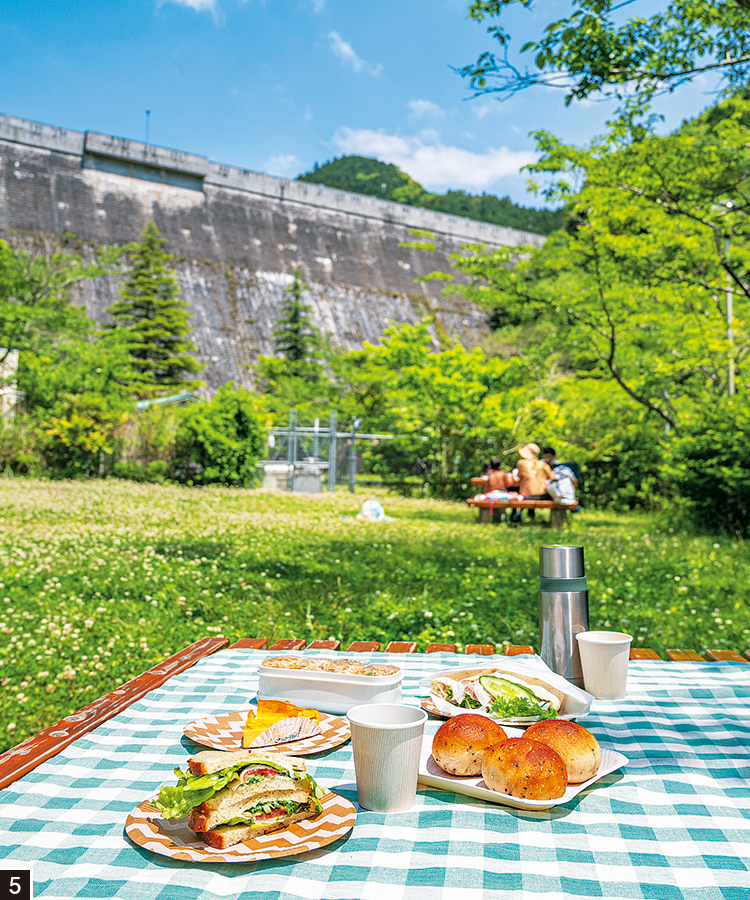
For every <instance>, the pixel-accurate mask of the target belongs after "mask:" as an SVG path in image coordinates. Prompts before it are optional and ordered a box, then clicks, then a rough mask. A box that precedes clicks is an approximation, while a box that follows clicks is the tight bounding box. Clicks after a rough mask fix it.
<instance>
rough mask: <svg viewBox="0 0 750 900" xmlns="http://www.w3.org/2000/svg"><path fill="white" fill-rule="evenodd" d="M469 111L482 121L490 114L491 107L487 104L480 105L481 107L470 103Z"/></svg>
mask: <svg viewBox="0 0 750 900" xmlns="http://www.w3.org/2000/svg"><path fill="white" fill-rule="evenodd" d="M471 111H472V112H473V113H474V115H475V116H476V117H477V118H478V119H483V118H484V117H485V116H486V115H487V114H488V113H491V112H492V107H491V106H490V105H489V103H482V104H481V105H477V104H475V103H472V105H471Z"/></svg>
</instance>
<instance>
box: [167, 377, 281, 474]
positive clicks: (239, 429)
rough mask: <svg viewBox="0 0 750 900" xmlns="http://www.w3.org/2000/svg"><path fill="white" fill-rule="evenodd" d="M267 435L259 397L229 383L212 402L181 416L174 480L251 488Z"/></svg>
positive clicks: (173, 469)
mask: <svg viewBox="0 0 750 900" xmlns="http://www.w3.org/2000/svg"><path fill="white" fill-rule="evenodd" d="M265 437H266V428H265V426H264V424H263V423H262V421H261V414H260V411H259V409H258V404H257V400H256V398H255V397H254V396H253V395H252V394H251V393H250V392H249V391H247V390H245V389H244V388H236V387H234V386H233V385H231V384H225V385H224V386H223V387H221V388H219V390H218V391H217V392H216V396H215V397H214V398H213V400H211V401H210V402H208V403H200V404H195V405H193V406H190V407H188V408H186V409H185V410H184V411H183V412H182V415H181V417H180V423H179V427H178V429H177V436H176V441H175V454H174V457H173V459H172V462H171V469H172V476H173V477H174V479H175V480H176V481H179V482H181V483H183V484H225V485H234V486H238V487H245V486H248V485H252V484H253V483H254V481H255V478H256V474H257V473H256V465H257V462H258V459H259V458H260V455H261V453H262V452H263V448H264V443H265Z"/></svg>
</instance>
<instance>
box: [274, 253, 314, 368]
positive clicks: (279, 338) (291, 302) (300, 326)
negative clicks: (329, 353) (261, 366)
mask: <svg viewBox="0 0 750 900" xmlns="http://www.w3.org/2000/svg"><path fill="white" fill-rule="evenodd" d="M306 290H307V285H306V284H305V283H304V282H303V281H302V272H301V271H300V270H299V269H295V270H294V281H293V282H292V283H291V284H290V285H289V287H288V288H287V289H286V291H285V292H284V293H285V294H286V295H287V296H286V298H285V299H284V302H283V303H282V305H281V311H280V316H279V318H278V321H277V322H276V328H275V329H274V330H273V333H272V335H271V338H272V340H273V349H274V352H276V353H279V354H281V356H283V357H284V358H285V359H286V361H287V365H286V372H285V374H286V375H292V376H307V377H309V378H317V377H318V376H319V375H320V371H321V366H320V363H319V362H318V360H317V359H316V356H317V355H319V353H320V351H321V349H322V346H323V338H322V336H321V333H320V331H319V330H318V329H317V328H316V327H315V325H313V321H312V311H311V309H310V307H309V306H308V305H307V303H305V301H304V300H303V299H302V292H303V291H306Z"/></svg>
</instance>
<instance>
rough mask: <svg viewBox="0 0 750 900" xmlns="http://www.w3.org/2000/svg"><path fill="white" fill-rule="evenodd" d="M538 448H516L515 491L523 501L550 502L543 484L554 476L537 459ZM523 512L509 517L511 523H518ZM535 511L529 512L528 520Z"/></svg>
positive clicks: (528, 446)
mask: <svg viewBox="0 0 750 900" xmlns="http://www.w3.org/2000/svg"><path fill="white" fill-rule="evenodd" d="M539 453H540V450H539V447H538V445H537V444H522V445H521V446H520V447H519V448H518V455H519V457H520V459H519V460H518V462H517V463H516V469H517V470H518V481H517V490H518V493H519V494H522V495H523V497H524V499H525V500H551V499H552V497H550V495H549V494H548V493H547V488H546V486H545V483H546V482H547V481H550V480H551V479H552V478H553V477H554V475H553V472H552V469H550V467H549V466H548V465H547V463H546V462H544V461H543V460H541V459H539ZM522 512H523V510H521V509H516V510H514V511H513V515H512V516H511V517H510V521H511V522H520V521H521V513H522ZM534 513H535V510H533V509H530V510H529V518H530V519H533V518H534Z"/></svg>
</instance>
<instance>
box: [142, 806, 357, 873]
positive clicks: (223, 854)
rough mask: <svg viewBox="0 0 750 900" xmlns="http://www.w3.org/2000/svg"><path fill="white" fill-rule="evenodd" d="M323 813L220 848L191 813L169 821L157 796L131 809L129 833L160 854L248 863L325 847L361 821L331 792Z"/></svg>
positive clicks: (200, 860) (187, 859)
mask: <svg viewBox="0 0 750 900" xmlns="http://www.w3.org/2000/svg"><path fill="white" fill-rule="evenodd" d="M321 804H322V807H323V811H322V812H321V813H320V814H319V815H318V816H316V818H314V819H304V820H303V821H302V822H295V823H294V825H290V826H289V827H288V828H284V829H282V830H281V831H273V832H271V833H270V834H262V835H260V836H259V837H256V838H253V839H252V840H250V841H246V842H243V843H241V844H235V845H234V846H233V847H228V848H227V849H226V850H215V849H214V848H213V847H209V846H207V845H206V844H204V843H203V841H202V840H201V839H200V838H199V837H198V836H197V835H196V834H195V833H194V832H192V831H191V830H190V829H189V828H188V827H187V816H185V817H184V818H183V819H179V820H178V821H176V822H171V821H169V820H168V819H163V818H162V816H161V813H160V812H159V810H158V809H156V807H155V806H152V805H151V800H144V801H143V803H141V804H139V805H138V806H136V808H135V809H134V810H133V811H132V812H131V813H130V815H129V816H128V818H127V821H126V823H125V833H126V834H127V836H128V837H129V838H130V839H131V841H133V842H134V843H136V844H138V846H139V847H143V848H145V849H146V850H151V851H152V852H153V853H158V854H159V855H160V856H168V857H169V858H170V859H181V860H183V861H185V862H198V863H217V862H226V863H248V862H257V861H258V860H262V859H275V858H277V857H282V856H293V855H295V854H297V853H306V852H307V851H308V850H319V849H320V848H321V847H325V846H326V844H330V843H331V842H332V841H335V840H337V839H338V838H340V837H343V836H344V835H345V834H348V832H349V831H351V829H352V827H353V826H354V823H355V822H356V821H357V811H356V810H355V808H354V806H353V805H352V804H351V803H350V802H349V801H348V800H345V799H344V798H343V797H339V795H338V794H333V793H331V792H330V791H329V792H328V793H327V794H326V795H325V796H324V797H323V799H322V801H321Z"/></svg>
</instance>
